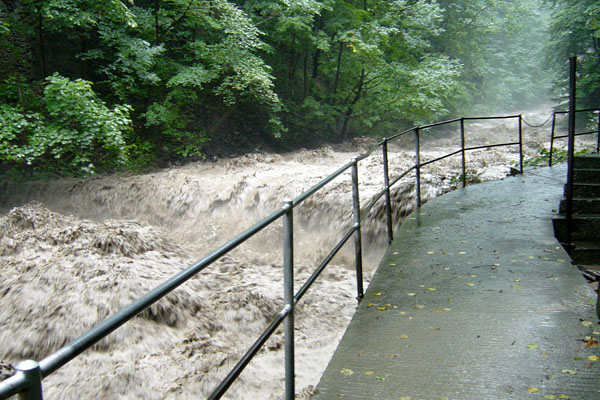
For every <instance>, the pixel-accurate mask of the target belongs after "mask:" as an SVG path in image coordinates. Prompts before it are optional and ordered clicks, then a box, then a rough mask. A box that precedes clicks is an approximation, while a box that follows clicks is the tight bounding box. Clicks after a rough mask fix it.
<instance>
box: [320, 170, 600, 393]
mask: <svg viewBox="0 0 600 400" xmlns="http://www.w3.org/2000/svg"><path fill="white" fill-rule="evenodd" d="M565 176H566V169H565V168H564V166H558V167H554V168H540V169H531V170H526V172H525V175H522V176H517V177H510V178H505V179H503V180H500V181H493V182H486V183H483V184H479V185H474V186H470V187H467V188H466V189H459V190H456V191H454V192H451V193H448V194H446V195H444V196H441V197H439V198H437V199H434V200H432V201H430V202H429V203H427V204H425V205H424V206H423V207H422V208H421V209H419V210H417V211H415V212H414V213H413V214H412V215H411V216H410V218H409V219H407V220H406V221H405V222H404V223H403V225H402V227H401V229H400V230H399V231H398V232H397V235H396V238H395V240H394V242H393V243H392V245H391V246H390V248H389V250H388V252H387V253H386V255H385V257H384V258H383V260H382V263H381V265H380V267H379V269H378V270H377V272H376V274H375V276H374V277H373V280H372V281H371V283H370V286H369V289H368V291H367V292H366V294H365V298H364V299H363V301H362V303H361V304H360V306H359V307H358V309H357V312H356V314H355V316H354V318H353V319H352V321H351V323H350V325H349V327H348V329H347V331H346V333H345V335H344V337H343V339H342V341H341V343H340V345H339V347H338V349H337V351H336V353H335V354H334V356H333V358H332V360H331V361H330V364H329V366H328V367H327V370H326V371H325V372H324V374H323V377H322V379H321V382H320V383H319V385H318V387H317V390H318V393H317V394H316V395H315V396H313V397H312V398H313V399H315V400H317V399H318V400H322V399H361V400H364V399H394V400H408V399H411V400H416V399H428V400H429V399H434V400H435V399H439V400H442V399H447V400H454V399H455V400H459V399H461V400H465V399H478V400H481V399H582V400H583V399H585V400H592V399H600V359H599V358H598V357H600V348H599V347H598V345H597V342H596V340H600V325H598V324H597V317H596V314H595V308H594V307H595V302H596V298H595V292H594V291H593V290H592V289H591V288H590V287H589V285H588V284H587V283H586V282H585V280H584V278H583V277H582V276H581V274H580V272H579V271H578V270H577V268H576V267H574V266H572V265H571V263H570V259H569V256H568V255H567V253H566V252H565V251H564V250H563V248H562V247H561V246H560V245H559V244H558V242H557V241H556V239H555V238H554V235H553V230H552V221H551V219H552V217H553V216H555V215H556V211H557V209H558V205H559V201H560V197H561V194H562V188H563V183H564V180H565Z"/></svg>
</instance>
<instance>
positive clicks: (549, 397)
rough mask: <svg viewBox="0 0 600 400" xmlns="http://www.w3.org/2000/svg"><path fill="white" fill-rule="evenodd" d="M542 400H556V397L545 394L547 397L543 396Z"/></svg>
mask: <svg viewBox="0 0 600 400" xmlns="http://www.w3.org/2000/svg"><path fill="white" fill-rule="evenodd" d="M544 398H545V399H548V400H554V399H556V396H555V395H553V394H547V395H545V396H544Z"/></svg>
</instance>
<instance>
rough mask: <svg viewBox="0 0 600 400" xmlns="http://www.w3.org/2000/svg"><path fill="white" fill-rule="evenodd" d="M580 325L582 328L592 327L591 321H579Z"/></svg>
mask: <svg viewBox="0 0 600 400" xmlns="http://www.w3.org/2000/svg"><path fill="white" fill-rule="evenodd" d="M581 325H583V326H592V322H591V321H581Z"/></svg>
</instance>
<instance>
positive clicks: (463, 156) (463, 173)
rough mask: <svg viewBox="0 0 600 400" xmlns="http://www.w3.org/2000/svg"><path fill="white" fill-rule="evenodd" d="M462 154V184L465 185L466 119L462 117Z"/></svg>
mask: <svg viewBox="0 0 600 400" xmlns="http://www.w3.org/2000/svg"><path fill="white" fill-rule="evenodd" d="M460 154H461V157H462V184H463V187H466V186H467V166H466V159H465V120H464V118H461V119H460Z"/></svg>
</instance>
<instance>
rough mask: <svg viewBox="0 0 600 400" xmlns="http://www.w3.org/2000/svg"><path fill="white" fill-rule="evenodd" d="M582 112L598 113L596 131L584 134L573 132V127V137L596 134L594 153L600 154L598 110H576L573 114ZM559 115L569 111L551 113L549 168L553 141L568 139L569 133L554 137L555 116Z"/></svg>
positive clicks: (552, 152) (551, 161) (599, 118)
mask: <svg viewBox="0 0 600 400" xmlns="http://www.w3.org/2000/svg"><path fill="white" fill-rule="evenodd" d="M583 112H597V113H598V125H597V129H596V130H594V131H586V132H575V127H573V136H574V137H577V136H585V135H593V134H594V133H596V134H598V137H597V140H596V153H600V108H586V109H583V110H576V111H575V114H577V113H583ZM560 114H569V111H555V112H553V113H552V127H551V129H550V151H549V153H548V166H549V167H551V166H552V164H553V157H554V141H555V140H556V139H568V138H569V135H570V133H567V134H566V135H558V136H557V135H556V134H555V133H556V116H557V115H560Z"/></svg>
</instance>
